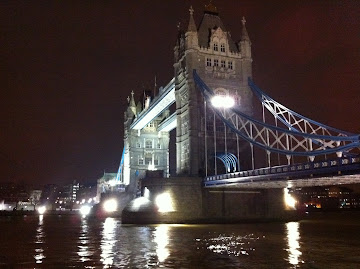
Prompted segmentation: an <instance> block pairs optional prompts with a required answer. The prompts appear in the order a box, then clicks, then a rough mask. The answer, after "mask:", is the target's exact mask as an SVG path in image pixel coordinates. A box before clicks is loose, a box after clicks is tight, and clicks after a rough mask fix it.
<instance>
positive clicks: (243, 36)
mask: <svg viewBox="0 0 360 269" xmlns="http://www.w3.org/2000/svg"><path fill="white" fill-rule="evenodd" d="M241 22H242V31H241V41H250V37H249V34H248V32H247V30H246V27H245V23H246V20H245V17H242V20H241Z"/></svg>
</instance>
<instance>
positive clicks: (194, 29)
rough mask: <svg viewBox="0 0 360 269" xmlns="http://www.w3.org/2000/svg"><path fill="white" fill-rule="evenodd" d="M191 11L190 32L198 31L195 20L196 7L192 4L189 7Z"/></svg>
mask: <svg viewBox="0 0 360 269" xmlns="http://www.w3.org/2000/svg"><path fill="white" fill-rule="evenodd" d="M189 12H190V19H189V25H188V29H187V30H188V32H196V31H197V29H196V24H195V21H194V16H193V14H194V9H193V8H192V6H191V7H190V9H189Z"/></svg>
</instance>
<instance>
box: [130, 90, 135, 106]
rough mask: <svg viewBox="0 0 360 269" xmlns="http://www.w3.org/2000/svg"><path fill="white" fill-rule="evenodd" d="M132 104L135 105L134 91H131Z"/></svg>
mask: <svg viewBox="0 0 360 269" xmlns="http://www.w3.org/2000/svg"><path fill="white" fill-rule="evenodd" d="M130 106H131V107H135V106H136V105H135V100H134V91H131V100H130Z"/></svg>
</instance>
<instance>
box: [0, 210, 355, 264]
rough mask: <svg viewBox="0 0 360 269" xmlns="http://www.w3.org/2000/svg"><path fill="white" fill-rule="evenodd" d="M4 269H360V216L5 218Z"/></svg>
mask: <svg viewBox="0 0 360 269" xmlns="http://www.w3.org/2000/svg"><path fill="white" fill-rule="evenodd" d="M0 229H1V230H0V234H1V235H0V268H196V269H197V268H199V269H201V268H204V269H205V268H206V269H209V268H222V269H223V268H256V269H258V268H360V232H359V229H360V218H359V217H358V215H356V216H352V215H349V214H346V215H338V216H337V217H328V216H326V215H325V216H321V217H315V218H309V219H305V220H302V221H299V222H288V223H252V224H236V225H234V224H231V225H165V224H163V225H144V226H139V225H122V224H121V220H120V219H118V218H102V219H99V218H95V217H92V218H82V217H81V216H78V215H44V216H38V215H33V216H13V217H5V216H3V217H0Z"/></svg>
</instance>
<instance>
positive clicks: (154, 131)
mask: <svg viewBox="0 0 360 269" xmlns="http://www.w3.org/2000/svg"><path fill="white" fill-rule="evenodd" d="M150 101H151V96H146V97H145V100H144V102H143V104H142V103H141V102H140V101H139V102H138V103H137V105H135V100H134V93H133V92H132V93H131V98H128V102H129V106H128V108H127V110H126V111H125V113H124V157H123V158H124V169H123V174H122V177H123V178H122V180H121V182H122V183H123V184H124V185H125V186H127V187H128V192H130V193H135V192H136V191H137V190H138V188H137V187H138V186H137V183H138V180H139V179H141V178H143V177H145V173H146V171H147V170H158V171H160V172H162V173H164V174H163V175H161V177H162V176H164V177H167V176H168V175H169V133H168V132H160V131H158V124H159V123H160V122H161V121H162V120H163V119H164V118H166V117H168V114H169V111H168V110H165V111H164V112H163V113H161V114H160V115H158V116H157V117H155V118H154V119H153V120H152V121H151V122H149V123H148V124H147V125H146V126H145V127H144V128H142V129H141V130H140V129H133V128H131V124H132V123H133V121H134V120H136V119H137V118H139V117H140V116H141V112H142V113H144V112H146V110H147V109H148V106H149V104H150Z"/></svg>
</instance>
